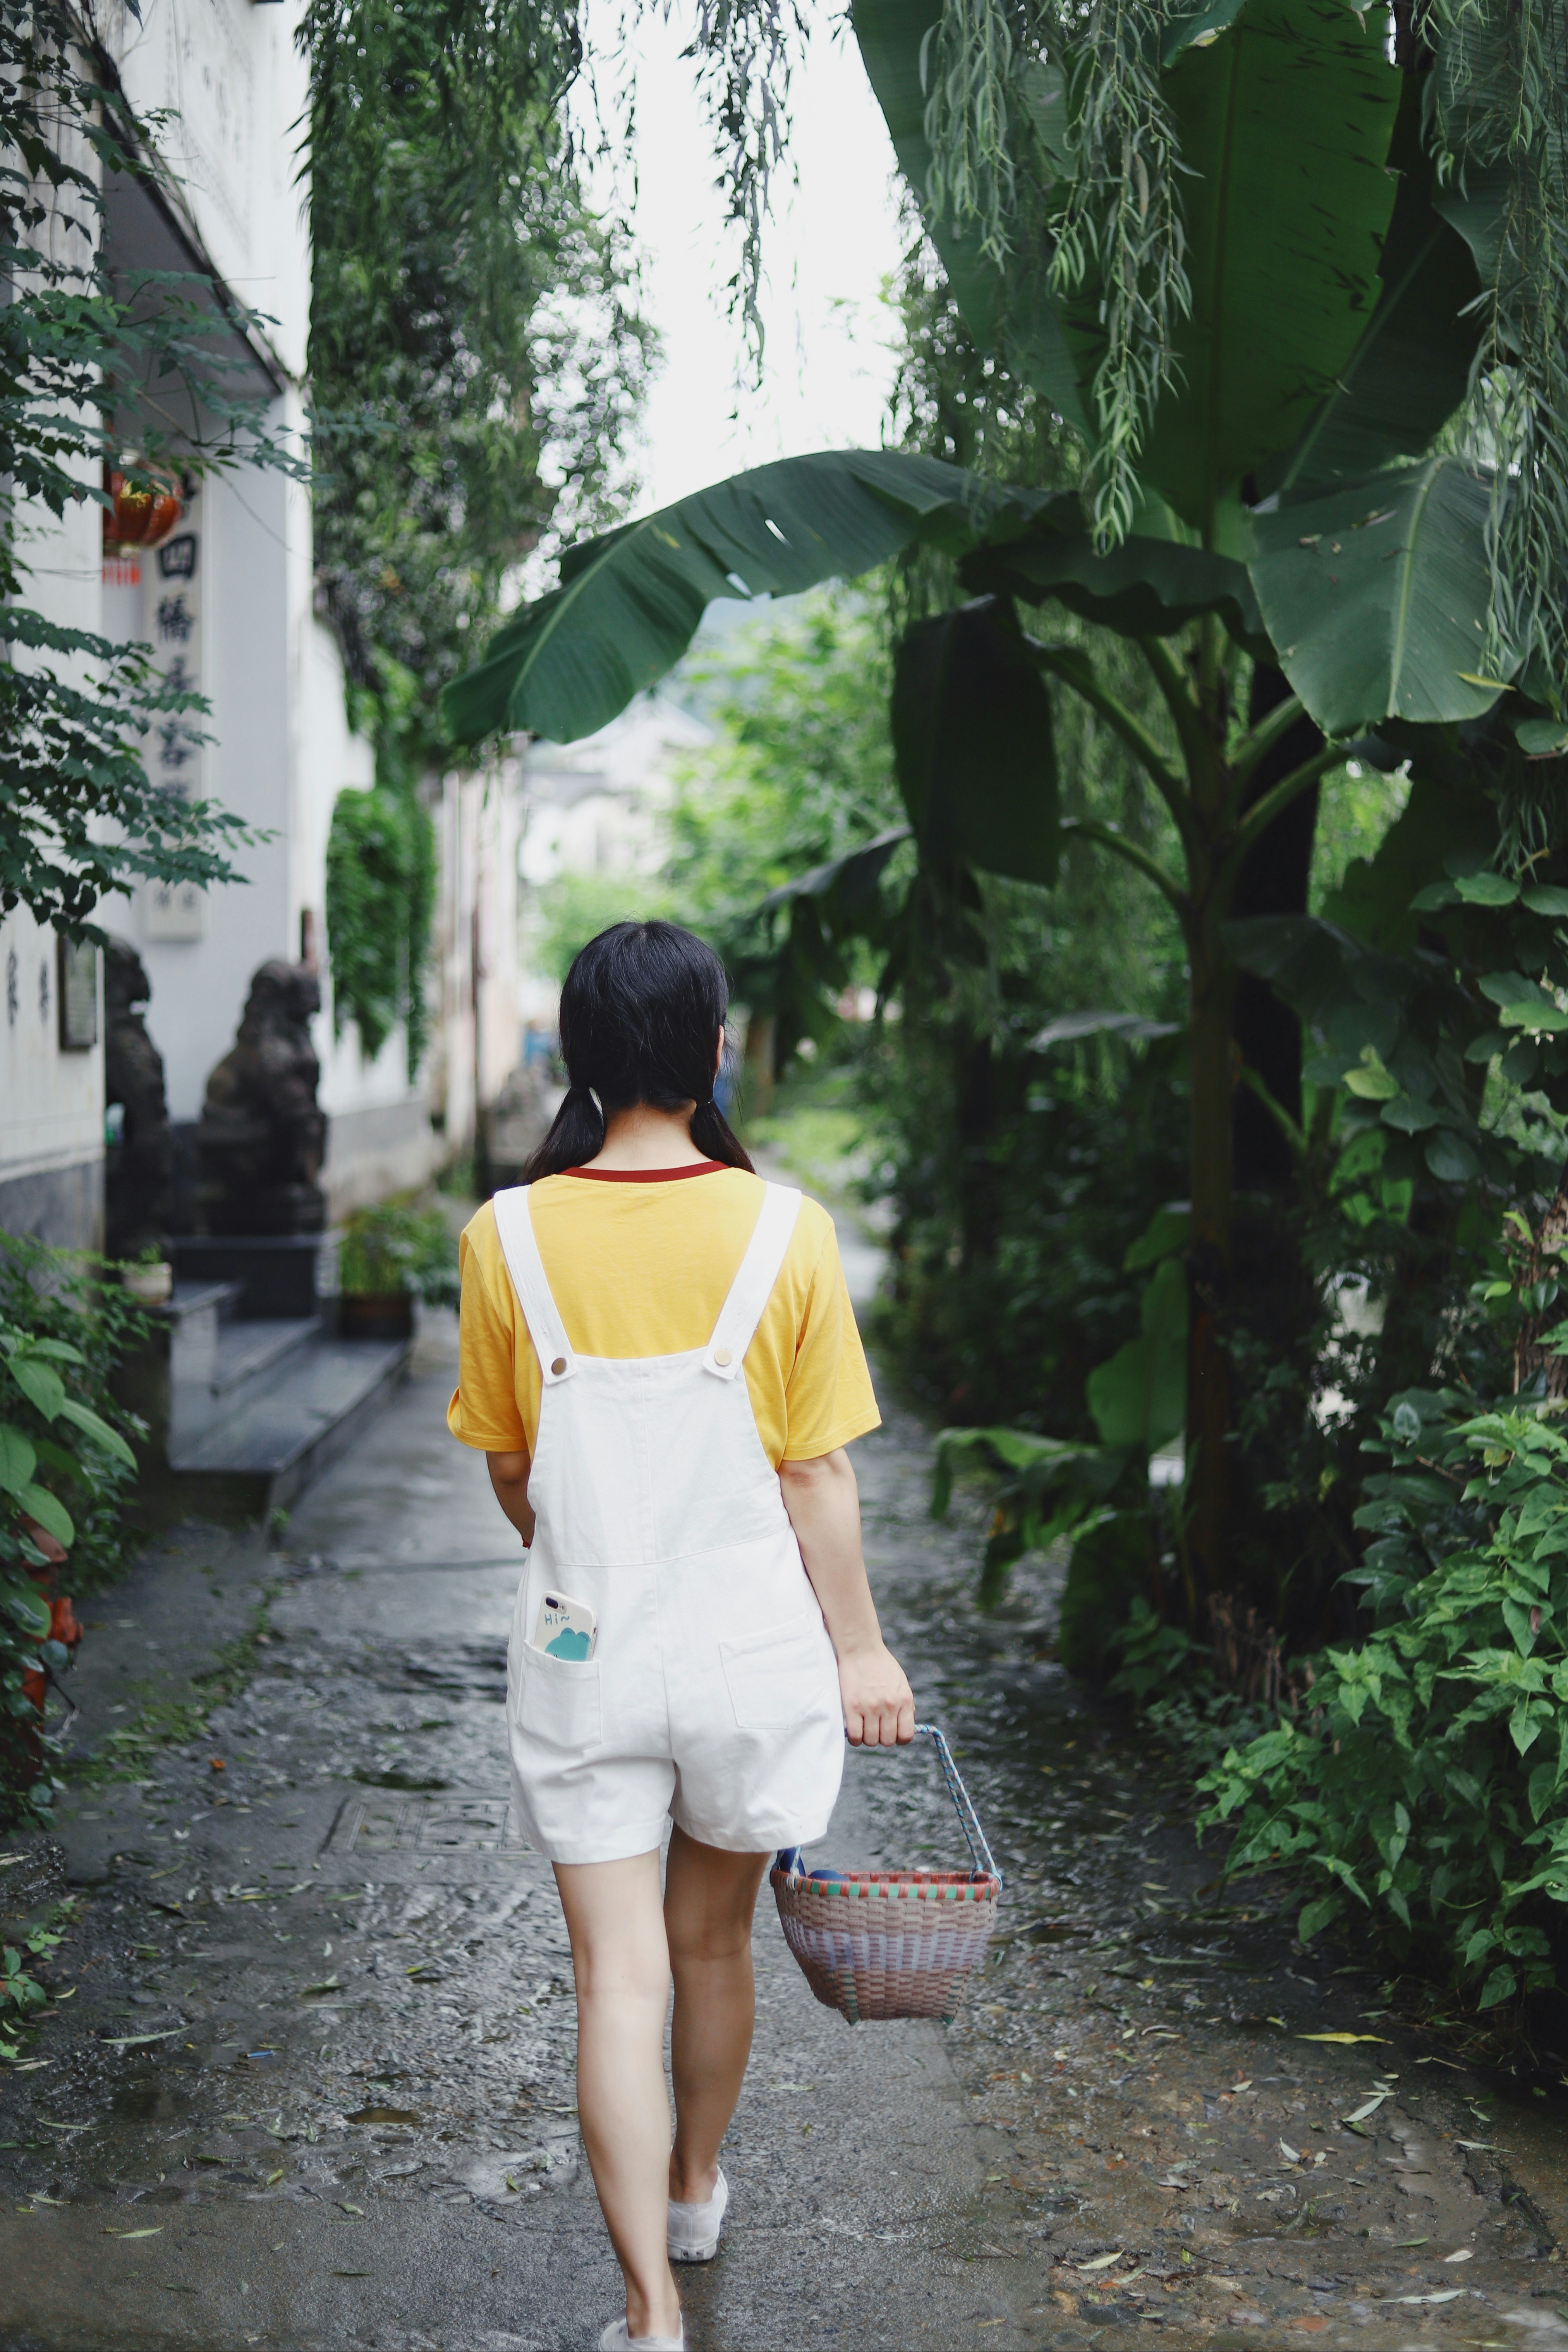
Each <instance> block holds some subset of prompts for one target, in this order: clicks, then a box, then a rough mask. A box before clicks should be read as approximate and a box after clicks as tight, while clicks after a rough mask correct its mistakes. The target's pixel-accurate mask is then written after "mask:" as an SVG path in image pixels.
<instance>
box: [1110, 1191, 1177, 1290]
mask: <svg viewBox="0 0 1568 2352" xmlns="http://www.w3.org/2000/svg"><path fill="white" fill-rule="evenodd" d="M1192 1223H1193V1213H1192V1211H1191V1210H1190V1209H1189V1208H1188V1207H1187V1205H1186V1203H1185V1202H1180V1203H1179V1204H1177V1205H1174V1206H1173V1205H1171V1204H1169V1203H1167V1204H1166V1205H1165V1206H1164V1207H1163V1208H1159V1209H1156V1210H1155V1212H1154V1213H1153V1215H1152V1217H1151V1218H1150V1220H1149V1223H1148V1224H1147V1225H1146V1226H1145V1227H1144V1229H1143V1231H1142V1233H1141V1234H1139V1236H1138V1238H1137V1240H1136V1241H1135V1242H1132V1243H1130V1244H1129V1245H1128V1248H1127V1252H1126V1255H1124V1256H1123V1258H1122V1261H1121V1271H1122V1273H1123V1274H1136V1273H1138V1272H1139V1270H1140V1268H1142V1267H1143V1266H1146V1265H1158V1264H1159V1263H1160V1260H1161V1259H1162V1258H1163V1257H1170V1256H1172V1255H1173V1253H1174V1252H1175V1251H1177V1250H1181V1249H1185V1248H1186V1246H1187V1236H1188V1234H1190V1233H1191V1231H1192Z"/></svg>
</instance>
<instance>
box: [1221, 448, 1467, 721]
mask: <svg viewBox="0 0 1568 2352" xmlns="http://www.w3.org/2000/svg"><path fill="white" fill-rule="evenodd" d="M1488 501H1489V490H1488V487H1487V484H1486V483H1485V481H1483V480H1482V478H1480V476H1479V475H1478V474H1476V473H1474V472H1472V471H1471V469H1470V468H1469V467H1468V466H1466V465H1465V464H1464V463H1463V462H1462V461H1461V460H1460V459H1459V458H1458V457H1429V458H1427V459H1426V460H1425V461H1424V462H1423V463H1422V464H1420V465H1416V466H1405V467H1396V468H1392V469H1390V470H1389V471H1388V472H1386V473H1383V474H1377V475H1373V476H1372V477H1371V478H1369V479H1368V480H1366V481H1363V482H1361V483H1358V484H1356V485H1355V486H1354V487H1353V488H1345V489H1341V490H1333V491H1330V492H1327V493H1325V494H1324V495H1322V496H1321V497H1318V498H1313V499H1300V500H1296V501H1292V502H1291V503H1290V504H1289V505H1285V506H1281V507H1279V509H1277V510H1276V511H1275V512H1273V513H1269V514H1263V513H1260V514H1258V515H1256V516H1255V517H1254V518H1253V524H1252V531H1253V548H1254V553H1253V559H1252V564H1251V571H1252V582H1253V585H1254V587H1255V588H1256V589H1257V591H1258V604H1259V605H1260V607H1261V608H1262V613H1263V618H1264V622H1265V625H1266V626H1267V627H1268V633H1269V635H1270V636H1271V637H1272V638H1273V640H1274V643H1275V645H1276V646H1277V647H1278V648H1279V664H1280V667H1281V668H1282V669H1283V670H1284V672H1285V675H1286V677H1288V678H1289V681H1290V683H1291V685H1292V686H1293V687H1294V688H1295V689H1296V692H1297V693H1298V694H1299V695H1300V698H1301V700H1302V702H1303V703H1304V704H1305V705H1306V708H1307V709H1308V710H1309V711H1310V714H1311V716H1312V717H1313V718H1314V719H1316V720H1317V722H1318V725H1319V726H1320V727H1321V729H1322V730H1323V731H1324V733H1325V734H1328V735H1344V734H1348V733H1350V732H1351V731H1352V730H1353V729H1355V728H1357V727H1363V726H1367V725H1370V724H1373V723H1374V722H1375V721H1376V720H1378V719H1410V720H1416V721H1420V722H1422V723H1424V724H1429V723H1436V722H1438V721H1447V720H1451V719H1477V718H1479V717H1480V715H1481V713H1482V712H1483V711H1486V710H1489V709H1490V708H1491V706H1492V704H1493V703H1494V702H1495V701H1496V700H1497V696H1498V688H1497V687H1496V686H1495V685H1493V684H1490V683H1483V684H1478V683H1476V682H1475V671H1476V665H1477V663H1478V662H1479V658H1480V654H1481V649H1482V644H1483V631H1484V628H1485V625H1486V617H1487V609H1488V601H1489V593H1490V572H1489V567H1488V562H1487V553H1486V546H1485V528H1486V520H1487V511H1488Z"/></svg>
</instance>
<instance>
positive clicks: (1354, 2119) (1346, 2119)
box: [1340, 2091, 1394, 2124]
mask: <svg viewBox="0 0 1568 2352" xmlns="http://www.w3.org/2000/svg"><path fill="white" fill-rule="evenodd" d="M1393 2095H1394V2094H1393V2093H1392V2092H1391V2091H1377V2092H1374V2093H1373V2096H1372V2097H1371V2098H1370V2099H1366V2100H1364V2101H1363V2104H1362V2105H1360V2106H1359V2107H1357V2109H1356V2110H1355V2113H1354V2114H1353V2115H1349V2116H1341V2117H1340V2121H1341V2123H1342V2124H1363V2123H1365V2121H1366V2119H1367V2117H1368V2116H1370V2115H1373V2114H1375V2112H1376V2111H1377V2109H1378V2108H1379V2107H1381V2106H1382V2105H1383V2103H1384V2099H1388V2098H1392V2097H1393Z"/></svg>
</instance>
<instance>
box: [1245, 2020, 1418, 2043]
mask: <svg viewBox="0 0 1568 2352" xmlns="http://www.w3.org/2000/svg"><path fill="white" fill-rule="evenodd" d="M1268 2022H1269V2024H1270V2025H1273V2024H1276V2023H1277V2022H1278V2020H1277V2019H1275V2018H1272V2017H1271V2018H1270V2019H1269V2021H1268ZM1296 2039H1297V2041H1298V2042H1382V2043H1383V2044H1384V2047H1386V2046H1387V2042H1388V2036H1387V2034H1386V2033H1298V2035H1297V2036H1296Z"/></svg>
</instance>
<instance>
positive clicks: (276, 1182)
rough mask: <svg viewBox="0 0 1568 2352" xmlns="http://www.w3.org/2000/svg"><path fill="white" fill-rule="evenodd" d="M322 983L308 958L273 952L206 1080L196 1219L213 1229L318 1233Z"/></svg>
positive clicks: (322, 1218) (322, 1208) (322, 1145)
mask: <svg viewBox="0 0 1568 2352" xmlns="http://www.w3.org/2000/svg"><path fill="white" fill-rule="evenodd" d="M320 1009H321V988H320V985H319V983H318V982H317V979H316V975H315V973H314V972H313V971H311V970H310V966H309V965H308V964H289V963H284V962H282V961H279V960H274V961H271V962H269V963H264V964H263V965H261V967H260V969H259V970H258V971H257V973H256V974H255V976H254V978H253V979H252V981H251V983H250V994H249V996H248V998H247V1001H246V1007H245V1017H244V1019H243V1020H242V1021H241V1023H240V1024H239V1034H238V1035H237V1037H236V1039H235V1041H234V1044H233V1045H232V1046H231V1047H230V1048H229V1051H228V1052H227V1053H226V1055H224V1057H223V1059H222V1061H221V1062H220V1063H219V1064H218V1066H217V1067H216V1069H215V1070H214V1072H213V1074H212V1076H210V1077H209V1078H208V1080H207V1090H206V1100H205V1103H204V1104H203V1105H202V1116H201V1123H200V1125H199V1126H198V1128H197V1129H196V1167H197V1176H196V1224H197V1228H198V1230H199V1231H200V1232H202V1233H205V1234H319V1233H320V1232H321V1229H322V1227H323V1226H324V1225H325V1223H326V1216H327V1203H326V1196H325V1194H324V1193H323V1192H322V1191H321V1185H320V1184H319V1183H318V1181H317V1179H318V1177H319V1176H320V1175H321V1161H322V1160H323V1159H324V1158H325V1156H326V1149H327V1118H326V1113H325V1112H324V1111H322V1110H321V1109H319V1108H318V1107H317V1103H316V1087H317V1084H318V1082H319V1080H320V1078H321V1064H320V1063H319V1062H318V1061H317V1059H316V1055H315V1049H314V1047H313V1046H312V1045H311V1044H310V1026H309V1024H310V1015H311V1013H316V1012H319V1011H320Z"/></svg>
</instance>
